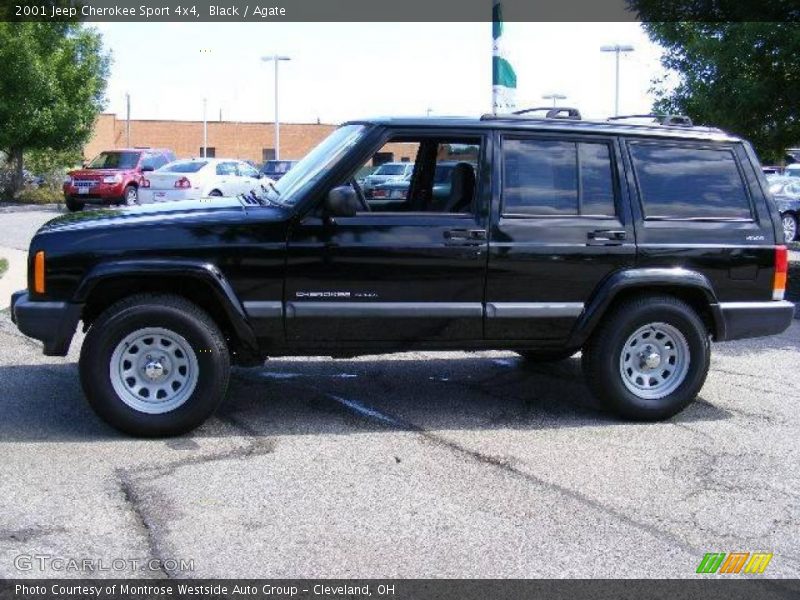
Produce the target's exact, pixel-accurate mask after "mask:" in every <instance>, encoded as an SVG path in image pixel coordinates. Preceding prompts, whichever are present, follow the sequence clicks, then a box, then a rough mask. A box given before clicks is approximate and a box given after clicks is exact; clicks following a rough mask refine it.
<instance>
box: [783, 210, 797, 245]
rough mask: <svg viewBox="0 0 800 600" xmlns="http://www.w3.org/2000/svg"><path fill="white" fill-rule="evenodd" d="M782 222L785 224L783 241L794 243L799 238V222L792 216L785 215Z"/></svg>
mask: <svg viewBox="0 0 800 600" xmlns="http://www.w3.org/2000/svg"><path fill="white" fill-rule="evenodd" d="M781 222H782V223H783V239H784V240H786V241H787V242H793V241H794V238H796V237H797V221H796V220H795V218H794V217H793V216H792V215H783V217H782V219H781Z"/></svg>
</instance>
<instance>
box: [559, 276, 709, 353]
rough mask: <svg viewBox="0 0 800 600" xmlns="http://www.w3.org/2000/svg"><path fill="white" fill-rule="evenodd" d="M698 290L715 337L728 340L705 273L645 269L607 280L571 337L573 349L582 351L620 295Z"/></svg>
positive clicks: (600, 286)
mask: <svg viewBox="0 0 800 600" xmlns="http://www.w3.org/2000/svg"><path fill="white" fill-rule="evenodd" d="M676 288H677V289H681V290H684V289H685V290H688V291H695V292H699V293H700V294H702V297H703V298H704V299H705V303H706V304H707V306H708V309H709V311H710V313H711V316H712V319H713V329H714V330H713V332H712V333H713V334H714V337H715V338H716V339H725V320H724V318H723V316H722V310H721V309H720V306H719V302H718V301H717V295H716V293H715V292H714V288H713V287H712V285H711V282H710V281H709V280H708V278H707V277H706V276H705V275H703V274H702V273H698V272H697V271H691V270H689V269H683V268H679V267H675V268H642V269H627V270H624V271H617V272H616V273H613V274H612V275H610V276H609V277H608V278H607V279H605V280H604V281H603V282H602V283H601V284H600V285H599V286H598V288H597V289H596V290H595V292H594V294H592V297H591V299H590V300H589V302H588V303H587V305H586V309H585V310H584V311H583V313H582V314H581V316H580V317H579V318H578V321H577V322H576V323H575V326H574V328H573V330H572V333H571V335H570V341H569V347H570V348H578V347H580V346H582V345H583V344H584V342H586V340H587V339H588V338H589V336H590V335H591V334H592V331H594V328H595V327H596V326H597V324H598V323H599V322H600V319H601V318H602V317H603V315H604V314H605V313H606V312H607V310H608V309H609V308H610V307H611V305H612V304H613V302H614V300H615V299H616V298H618V297H619V296H620V294H623V293H628V292H630V291H639V290H642V291H647V292H658V291H669V290H674V289H676Z"/></svg>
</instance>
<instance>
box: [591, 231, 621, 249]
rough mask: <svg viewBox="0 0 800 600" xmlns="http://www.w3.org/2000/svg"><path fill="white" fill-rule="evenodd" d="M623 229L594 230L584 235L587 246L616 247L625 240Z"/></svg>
mask: <svg viewBox="0 0 800 600" xmlns="http://www.w3.org/2000/svg"><path fill="white" fill-rule="evenodd" d="M626 235H627V234H626V232H625V230H624V229H596V230H595V231H590V232H588V233H587V234H586V238H587V240H588V241H587V242H586V244H587V245H588V246H616V245H620V244H622V242H623V241H624V240H625V237H626Z"/></svg>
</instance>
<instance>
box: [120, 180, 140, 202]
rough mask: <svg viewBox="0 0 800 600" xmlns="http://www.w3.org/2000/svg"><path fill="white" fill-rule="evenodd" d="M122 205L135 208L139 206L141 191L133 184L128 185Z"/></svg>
mask: <svg viewBox="0 0 800 600" xmlns="http://www.w3.org/2000/svg"><path fill="white" fill-rule="evenodd" d="M121 204H122V205H124V206H135V205H137V204H139V189H138V188H137V187H136V186H135V185H133V184H131V185H126V186H125V190H124V191H123V192H122V203H121Z"/></svg>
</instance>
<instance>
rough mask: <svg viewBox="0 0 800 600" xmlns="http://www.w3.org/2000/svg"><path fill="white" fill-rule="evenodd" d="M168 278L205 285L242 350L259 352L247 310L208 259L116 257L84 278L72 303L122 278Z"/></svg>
mask: <svg viewBox="0 0 800 600" xmlns="http://www.w3.org/2000/svg"><path fill="white" fill-rule="evenodd" d="M152 277H168V278H169V279H171V280H180V279H184V280H185V279H187V278H190V279H194V280H197V281H200V282H202V283H204V284H205V286H206V287H207V288H208V289H209V290H210V291H211V292H212V293H213V294H214V299H215V300H216V301H217V302H218V304H219V306H220V307H221V308H222V310H223V311H224V313H225V315H226V317H227V318H228V321H229V322H230V324H231V326H232V328H233V331H234V333H235V334H236V336H237V337H238V341H239V343H240V344H241V345H242V347H243V349H245V350H248V351H250V352H253V353H254V354H257V353H258V343H257V342H256V337H255V334H254V333H253V328H252V327H251V325H250V323H249V321H248V319H247V313H246V312H245V310H244V307H243V306H242V303H241V302H240V301H239V298H238V297H237V296H236V292H234V290H233V288H232V287H231V284H230V283H229V282H228V280H227V278H226V277H225V275H224V274H223V273H222V271H220V270H219V269H218V268H217V267H216V266H215V265H213V264H211V263H208V262H201V261H192V260H178V259H175V260H172V259H135V260H114V261H108V262H103V263H100V264H98V265H96V266H94V267H93V268H92V269H91V270H90V271H89V272H88V273H87V274H86V276H85V277H84V278H83V280H82V281H81V283H80V285H79V286H78V288H77V290H76V291H75V294H74V296H73V299H72V302H75V303H80V304H84V303H86V301H87V300H88V299H89V297H90V296H91V295H92V292H94V290H95V289H97V287H98V286H100V285H102V284H103V283H105V282H108V281H111V280H112V279H114V280H119V279H123V278H145V279H146V278H152Z"/></svg>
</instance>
